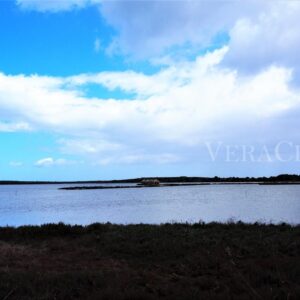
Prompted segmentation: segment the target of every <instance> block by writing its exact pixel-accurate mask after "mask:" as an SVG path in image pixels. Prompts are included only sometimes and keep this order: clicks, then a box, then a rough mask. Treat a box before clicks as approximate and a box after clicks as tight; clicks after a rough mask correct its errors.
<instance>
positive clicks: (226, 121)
mask: <svg viewBox="0 0 300 300" xmlns="http://www.w3.org/2000/svg"><path fill="white" fill-rule="evenodd" d="M299 17H300V4H298V3H297V2H294V1H287V2H282V1H272V2H271V1H266V2H261V1H245V2H243V5H242V4H240V2H238V1H236V2H234V1H233V2H224V1H212V2H208V1H184V0H182V1H138V2H137V1H121V0H119V1H118V0H116V1H100V0H70V1H51V0H47V1H37V0H17V1H14V0H10V1H1V2H0V39H1V42H0V145H1V148H0V179H18V180H89V179H114V178H129V177H139V176H179V175H187V176H215V175H217V176H263V175H266V176H268V175H274V174H279V173H299V166H300V146H299V145H300V138H299V134H298V131H297V128H298V126H299V121H298V120H300V119H299V116H300V115H299V113H300V109H299V108H300V106H299V104H300V93H299V78H300V77H299V74H300V73H299V66H300V64H299V63H300V58H299V55H298V53H297V49H299V46H300V29H298V28H300V26H299V25H300V24H299V23H300V21H299V20H300V18H299Z"/></svg>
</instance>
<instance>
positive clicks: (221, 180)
mask: <svg viewBox="0 0 300 300" xmlns="http://www.w3.org/2000/svg"><path fill="white" fill-rule="evenodd" d="M154 178H155V179H158V180H159V181H160V182H161V183H162V184H164V185H167V184H169V185H170V184H172V185H174V184H178V185H179V184H197V185H200V184H264V185H265V184H268V185H277V184H300V175H289V174H281V175H278V176H271V177H216V176H215V177H189V176H178V177H142V178H131V179H119V180H87V181H17V180H2V181H0V185H33V184H73V185H81V184H126V183H127V184H132V183H136V184H138V183H140V182H141V181H142V180H143V179H154Z"/></svg>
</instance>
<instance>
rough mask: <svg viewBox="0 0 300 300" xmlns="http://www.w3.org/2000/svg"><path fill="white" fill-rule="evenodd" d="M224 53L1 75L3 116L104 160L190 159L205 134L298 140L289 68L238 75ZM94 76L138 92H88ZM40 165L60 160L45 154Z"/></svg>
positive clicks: (298, 99) (299, 100)
mask: <svg viewBox="0 0 300 300" xmlns="http://www.w3.org/2000/svg"><path fill="white" fill-rule="evenodd" d="M227 51H228V48H226V47H225V48H223V49H221V50H218V51H215V52H213V53H208V54H207V55H205V56H199V57H198V58H197V59H196V60H195V61H193V62H185V63H183V62H180V63H178V64H174V65H172V66H169V67H167V68H165V69H163V70H161V71H160V72H158V73H156V74H154V75H145V74H141V73H135V72H117V73H114V72H105V73H99V74H94V75H93V74H90V75H87V74H83V75H78V76H72V77H67V78H51V77H50V78H49V77H39V76H23V75H19V76H7V75H4V74H0V119H5V120H8V121H10V122H14V121H15V120H19V122H24V123H26V124H29V126H30V127H31V128H34V129H35V130H43V131H48V132H55V133H58V134H60V135H62V136H64V138H63V139H61V140H60V141H59V144H60V147H61V150H62V152H64V153H67V154H72V153H76V154H80V155H86V156H89V157H91V158H92V160H94V161H101V160H102V161H106V162H112V161H119V162H124V163H126V162H128V161H131V162H140V161H142V160H144V161H150V160H152V161H154V162H156V163H160V162H161V161H163V160H166V161H168V162H172V161H175V160H180V159H181V158H182V157H183V156H185V159H188V157H190V156H192V155H197V154H196V153H197V151H198V150H199V145H201V143H203V142H205V141H208V140H222V141H224V142H225V141H227V140H230V141H246V142H254V143H255V142H257V141H259V140H263V141H264V142H265V143H271V142H273V141H274V139H275V140H276V139H277V140H278V139H280V136H282V137H284V139H285V140H286V139H289V138H290V139H291V140H295V139H296V138H298V134H297V132H296V131H295V130H296V128H298V127H299V125H300V124H299V122H300V121H299V120H300V118H299V116H300V106H299V105H300V93H299V92H298V91H297V90H294V89H292V88H291V87H290V86H289V83H290V81H291V80H292V78H293V74H292V72H291V70H290V69H287V68H285V67H279V66H270V67H269V68H267V69H264V70H262V71H261V72H259V73H258V74H248V75H241V74H240V73H239V72H238V71H236V70H234V69H228V68H224V67H222V66H221V65H222V61H223V59H224V56H225V55H226V53H227ZM130 74H131V75H130ZM129 75H130V76H129ZM91 82H96V83H101V84H103V85H104V86H107V87H108V88H110V89H114V88H120V89H122V90H124V91H134V92H135V93H136V98H134V99H132V100H126V99H124V100H116V99H108V100H105V99H99V98H92V99H90V98H85V97H84V94H83V93H82V85H85V84H89V83H91ZM298 112H299V113H298ZM291 115H293V118H290V117H291ZM289 118H290V121H289V122H287V121H286V120H288V119H289ZM164 157H165V158H164ZM168 157H169V158H170V159H167V158H168ZM175 158H176V159H175ZM37 164H38V165H55V164H59V163H58V161H56V160H54V159H53V158H46V159H45V160H42V161H40V162H39V163H37Z"/></svg>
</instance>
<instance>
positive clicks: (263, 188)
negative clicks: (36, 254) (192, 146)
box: [0, 184, 300, 226]
mask: <svg viewBox="0 0 300 300" xmlns="http://www.w3.org/2000/svg"><path fill="white" fill-rule="evenodd" d="M63 186H69V185H3V186H0V226H6V225H9V226H20V225H28V224H31V225H39V224H44V223H57V222H64V223H68V224H82V225H86V224H90V223H94V222H111V223H118V224H129V223H151V224H159V223H164V222H198V221H204V222H211V221H218V222H226V221H228V220H230V219H231V220H234V221H239V220H241V221H244V222H256V221H259V222H268V223H269V222H272V223H279V222H287V223H291V224H300V185H256V184H252V185H203V186H177V187H160V188H140V189H105V190H70V191H66V190H59V188H60V187H63Z"/></svg>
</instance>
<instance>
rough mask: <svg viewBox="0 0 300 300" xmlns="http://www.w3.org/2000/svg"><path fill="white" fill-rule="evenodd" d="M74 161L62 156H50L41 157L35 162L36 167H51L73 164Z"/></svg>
mask: <svg viewBox="0 0 300 300" xmlns="http://www.w3.org/2000/svg"><path fill="white" fill-rule="evenodd" d="M74 163H75V162H74V161H70V160H66V159H64V158H59V159H54V158H52V157H46V158H42V159H40V160H38V161H36V162H35V164H34V165H35V166H36V167H52V166H65V165H70V164H74Z"/></svg>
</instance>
